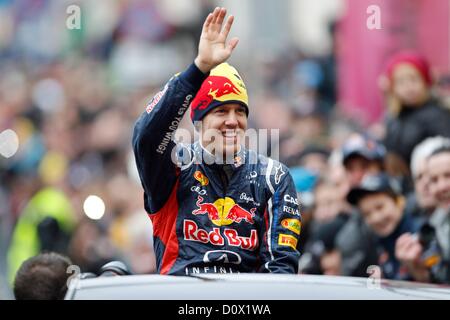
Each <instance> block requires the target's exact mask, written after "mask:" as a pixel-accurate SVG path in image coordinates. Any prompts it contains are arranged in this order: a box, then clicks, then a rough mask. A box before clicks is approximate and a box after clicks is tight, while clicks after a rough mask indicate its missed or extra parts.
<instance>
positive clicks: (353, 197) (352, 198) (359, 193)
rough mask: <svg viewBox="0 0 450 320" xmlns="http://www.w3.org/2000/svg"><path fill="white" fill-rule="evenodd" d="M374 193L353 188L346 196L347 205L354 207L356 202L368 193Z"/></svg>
mask: <svg viewBox="0 0 450 320" xmlns="http://www.w3.org/2000/svg"><path fill="white" fill-rule="evenodd" d="M375 192H376V191H372V190H367V189H362V188H354V189H352V190H351V191H350V192H349V193H348V194H347V201H348V203H350V204H352V205H354V206H356V205H357V204H358V201H359V200H360V199H361V198H362V197H364V196H365V195H367V194H369V193H375Z"/></svg>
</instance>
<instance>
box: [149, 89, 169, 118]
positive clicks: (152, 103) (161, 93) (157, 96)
mask: <svg viewBox="0 0 450 320" xmlns="http://www.w3.org/2000/svg"><path fill="white" fill-rule="evenodd" d="M168 87H169V85H167V84H166V85H165V86H164V89H162V90H161V91H159V92H158V93H157V94H155V96H154V97H153V99H152V101H150V103H149V104H148V105H147V107H145V111H146V112H147V113H150V112H152V110H153V108H154V107H155V106H156V104H157V103H158V102H159V100H161V98H162V97H163V96H164V93H166V91H167V88H168Z"/></svg>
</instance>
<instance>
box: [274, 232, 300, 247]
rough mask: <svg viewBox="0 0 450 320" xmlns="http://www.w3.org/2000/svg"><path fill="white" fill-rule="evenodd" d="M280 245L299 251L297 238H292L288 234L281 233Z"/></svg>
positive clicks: (279, 237)
mask: <svg viewBox="0 0 450 320" xmlns="http://www.w3.org/2000/svg"><path fill="white" fill-rule="evenodd" d="M278 245H280V246H286V247H291V248H292V249H294V250H296V249H297V238H295V237H293V236H290V235H288V234H283V233H281V234H280V235H279V236H278Z"/></svg>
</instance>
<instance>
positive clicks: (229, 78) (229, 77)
mask: <svg viewBox="0 0 450 320" xmlns="http://www.w3.org/2000/svg"><path fill="white" fill-rule="evenodd" d="M213 100H214V101H218V102H224V101H240V102H242V103H243V104H245V105H248V96H247V89H246V88H245V84H244V82H243V81H242V78H241V77H240V76H239V73H238V72H237V70H236V69H235V68H233V67H232V66H230V65H229V64H228V63H221V64H219V65H218V66H217V67H215V68H214V69H212V70H211V72H210V75H209V76H208V77H207V78H206V80H205V81H203V83H202V86H201V87H200V90H199V91H198V92H197V95H196V96H195V98H194V100H192V104H191V118H192V116H193V112H194V110H204V109H206V108H207V107H208V106H209V105H210V104H211V103H212V102H213Z"/></svg>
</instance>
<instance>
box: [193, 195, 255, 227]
mask: <svg viewBox="0 0 450 320" xmlns="http://www.w3.org/2000/svg"><path fill="white" fill-rule="evenodd" d="M203 200H204V199H203V198H202V197H201V196H198V199H197V203H196V205H197V207H198V209H196V210H194V211H192V214H193V215H199V214H207V215H208V218H209V219H210V220H211V221H212V223H214V224H215V225H216V226H227V225H230V224H232V223H233V222H236V223H241V222H243V221H244V222H246V223H250V224H253V223H254V220H253V217H254V216H255V211H256V208H252V209H250V211H247V210H245V209H244V208H242V207H241V206H240V205H238V204H237V203H235V202H234V200H233V199H231V198H230V197H225V198H219V199H217V200H216V201H214V203H208V202H203Z"/></svg>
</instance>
